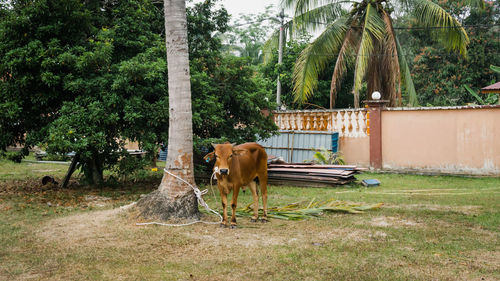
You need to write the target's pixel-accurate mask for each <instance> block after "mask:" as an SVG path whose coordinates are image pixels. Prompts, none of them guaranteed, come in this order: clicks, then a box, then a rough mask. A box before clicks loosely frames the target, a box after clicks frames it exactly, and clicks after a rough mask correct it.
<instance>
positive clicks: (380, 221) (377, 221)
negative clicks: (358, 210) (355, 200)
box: [368, 216, 421, 228]
mask: <svg viewBox="0 0 500 281" xmlns="http://www.w3.org/2000/svg"><path fill="white" fill-rule="evenodd" d="M368 223H369V224H370V225H373V226H378V227H395V228H398V227H409V226H420V225H421V223H418V222H415V221H412V220H408V219H401V218H396V217H386V216H380V217H376V218H373V219H372V220H371V221H369V222H368Z"/></svg>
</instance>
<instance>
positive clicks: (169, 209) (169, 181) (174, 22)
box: [138, 0, 199, 220]
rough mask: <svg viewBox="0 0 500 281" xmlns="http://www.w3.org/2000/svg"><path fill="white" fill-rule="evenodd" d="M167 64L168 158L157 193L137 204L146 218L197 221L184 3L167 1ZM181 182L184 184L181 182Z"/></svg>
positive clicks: (174, 0)
mask: <svg viewBox="0 0 500 281" xmlns="http://www.w3.org/2000/svg"><path fill="white" fill-rule="evenodd" d="M164 11H165V37H166V40H165V41H166V47H167V64H168V93H169V109H168V110H169V128H168V156H167V162H166V167H165V173H164V174H163V179H162V181H161V183H160V186H159V187H158V190H156V191H155V192H152V193H150V194H149V195H148V196H146V197H145V198H143V199H142V200H141V201H139V202H138V206H139V208H140V209H141V214H142V215H143V216H144V217H149V218H159V219H162V220H166V219H169V218H198V217H199V212H198V205H197V200H196V196H195V194H194V192H193V190H192V188H191V187H190V185H193V186H194V185H195V181H194V169H193V129H192V111H191V84H190V74H189V48H188V35H187V20H186V3H185V1H184V0H165V1H164ZM181 179H182V180H181Z"/></svg>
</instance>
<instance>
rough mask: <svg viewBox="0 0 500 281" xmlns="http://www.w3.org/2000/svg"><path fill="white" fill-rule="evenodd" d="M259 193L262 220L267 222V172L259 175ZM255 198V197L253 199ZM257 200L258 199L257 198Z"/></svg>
mask: <svg viewBox="0 0 500 281" xmlns="http://www.w3.org/2000/svg"><path fill="white" fill-rule="evenodd" d="M259 185H260V193H261V194H262V207H263V212H262V219H261V221H262V222H268V220H267V173H266V174H264V175H261V176H259ZM254 200H255V199H254ZM257 202H259V201H258V199H257Z"/></svg>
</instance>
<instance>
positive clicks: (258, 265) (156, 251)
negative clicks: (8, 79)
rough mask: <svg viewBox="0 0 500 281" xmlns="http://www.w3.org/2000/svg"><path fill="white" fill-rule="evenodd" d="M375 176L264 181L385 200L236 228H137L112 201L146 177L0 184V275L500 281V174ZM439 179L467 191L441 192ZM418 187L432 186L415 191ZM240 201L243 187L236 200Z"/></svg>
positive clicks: (298, 192) (279, 201) (144, 187)
mask: <svg viewBox="0 0 500 281" xmlns="http://www.w3.org/2000/svg"><path fill="white" fill-rule="evenodd" d="M374 176H376V177H377V178H379V179H380V180H381V181H382V183H383V185H382V186H381V187H378V188H376V189H364V188H355V189H352V188H341V189H307V188H294V187H270V197H269V200H270V205H271V206H277V205H283V204H285V203H291V202H297V201H303V200H307V199H309V200H310V199H311V198H313V197H317V198H324V199H326V198H331V197H337V198H338V199H340V200H350V201H355V202H367V203H375V202H381V201H382V202H385V203H386V205H385V206H384V207H382V208H381V209H380V210H373V211H368V212H366V213H363V214H356V215H352V214H326V215H324V216H321V217H318V218H312V219H308V220H303V221H283V220H277V219H273V220H271V222H270V223H267V224H263V223H251V222H250V220H249V219H248V218H240V219H239V220H238V224H239V228H237V229H235V230H232V229H223V228H219V227H218V226H214V225H203V224H197V225H193V226H188V227H162V226H136V225H135V223H136V222H137V221H138V220H137V217H136V213H135V212H134V211H133V210H126V211H124V210H121V209H120V208H117V207H118V206H119V205H126V204H128V203H129V202H131V201H135V200H137V198H138V197H139V195H140V194H141V193H147V192H150V191H151V190H153V189H154V188H155V186H156V183H141V184H131V185H128V186H126V187H122V188H120V189H112V188H104V189H100V190H96V189H87V190H85V189H81V187H78V189H69V190H60V189H57V188H45V189H42V188H41V187H40V186H36V185H34V186H30V185H29V184H28V185H22V184H21V185H19V183H18V184H12V182H10V183H9V184H4V185H3V187H2V190H3V192H2V191H0V212H1V213H2V216H1V217H0V280H500V270H499V269H500V264H499V260H500V223H499V222H500V213H499V209H500V197H499V196H498V195H497V194H496V193H492V192H497V191H500V184H499V183H500V180H499V179H494V178H491V179H473V180H471V179H462V178H448V177H446V178H442V177H413V176H400V175H373V174H372V175H370V174H366V175H361V176H360V178H371V177H374ZM33 184H34V183H33ZM438 184H442V185H443V188H445V189H450V190H447V191H446V193H450V192H455V191H453V190H451V189H457V190H458V191H457V192H460V193H474V194H476V195H475V196H469V197H467V196H465V195H455V194H454V195H442V194H441V193H444V192H442V191H440V190H439V188H438V187H436V185H438ZM16 186H17V187H16ZM427 188H428V190H427V192H426V193H436V194H437V195H435V196H429V195H425V196H421V193H424V192H421V191H418V192H415V190H422V189H427ZM462 189H467V191H466V192H464V191H463V190H462ZM482 189H484V191H485V193H484V194H482V193H481V192H480V191H481V190H482ZM395 190H400V191H399V192H400V193H405V194H411V195H394V194H392V193H395ZM410 190H411V191H410ZM388 193H391V194H388ZM460 196H464V197H460ZM209 197H211V196H209ZM207 200H208V202H209V204H210V205H211V206H217V205H218V204H219V202H216V201H217V200H218V199H215V200H214V199H212V198H207ZM250 201H251V195H250V194H248V192H247V193H246V194H242V195H241V201H240V206H244V205H246V204H247V203H249V202H250ZM49 202H51V203H52V204H51V206H48V205H47V204H48V203H49ZM207 219H213V218H211V217H209V218H207Z"/></svg>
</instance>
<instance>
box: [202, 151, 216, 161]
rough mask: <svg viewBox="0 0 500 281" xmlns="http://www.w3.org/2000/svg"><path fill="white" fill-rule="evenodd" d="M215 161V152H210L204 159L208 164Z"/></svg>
mask: <svg viewBox="0 0 500 281" xmlns="http://www.w3.org/2000/svg"><path fill="white" fill-rule="evenodd" d="M213 159H215V152H214V151H212V152H210V153H209V154H207V155H205V157H203V160H205V162H207V163H208V162H210V161H211V160H213Z"/></svg>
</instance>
